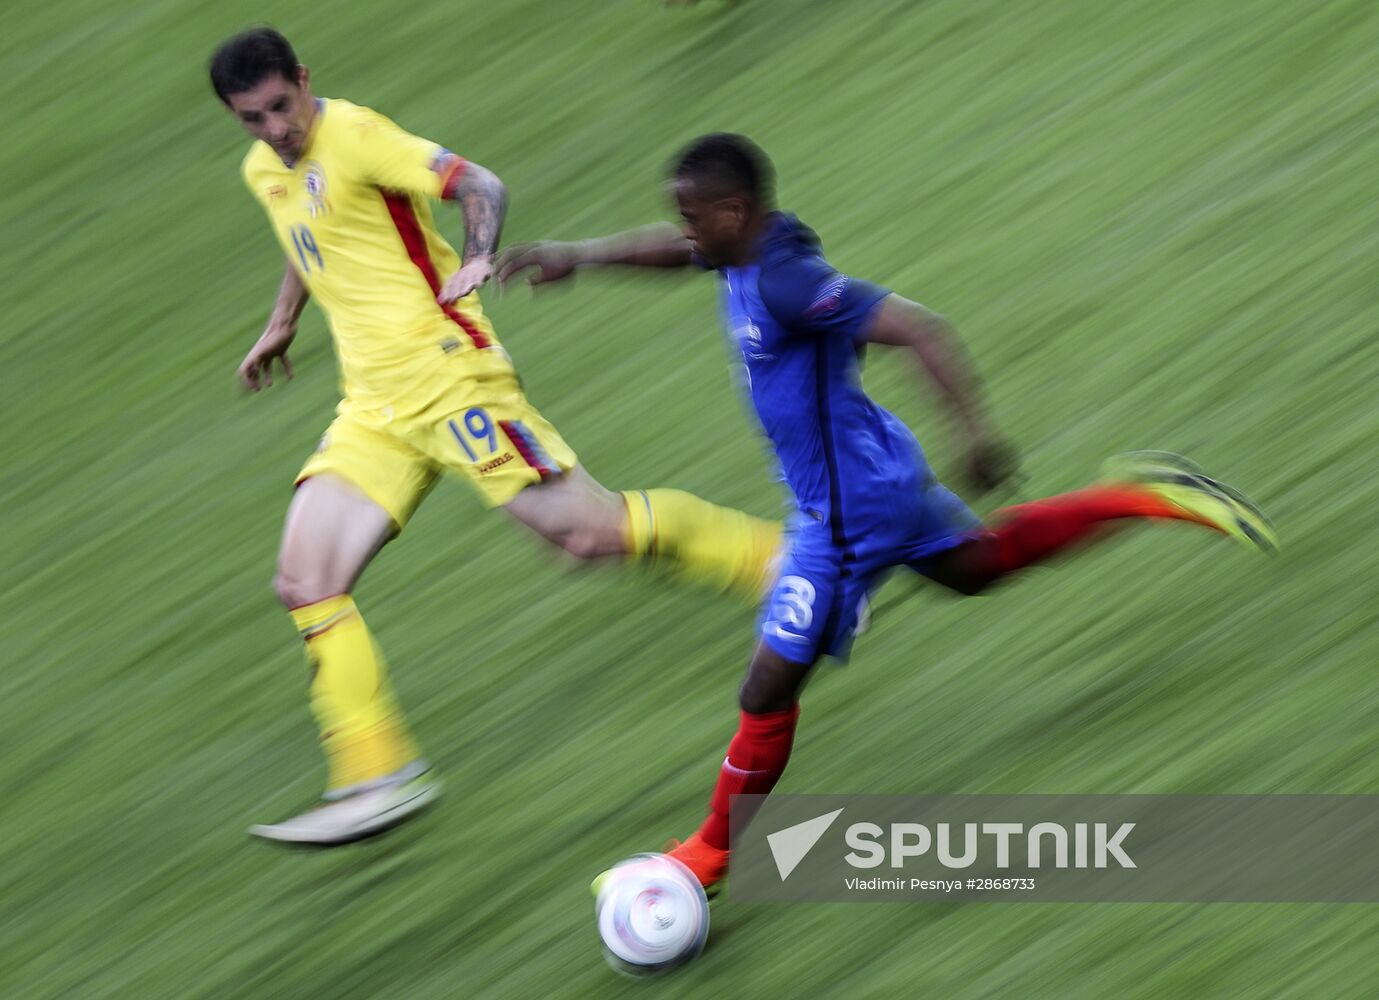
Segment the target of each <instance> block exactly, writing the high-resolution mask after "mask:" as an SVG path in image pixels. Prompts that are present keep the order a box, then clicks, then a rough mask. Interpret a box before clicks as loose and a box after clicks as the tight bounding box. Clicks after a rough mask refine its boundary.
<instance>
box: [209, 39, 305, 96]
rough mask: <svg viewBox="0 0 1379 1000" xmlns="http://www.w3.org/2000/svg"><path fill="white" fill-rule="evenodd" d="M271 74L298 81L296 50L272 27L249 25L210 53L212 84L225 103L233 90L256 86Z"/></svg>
mask: <svg viewBox="0 0 1379 1000" xmlns="http://www.w3.org/2000/svg"><path fill="white" fill-rule="evenodd" d="M270 76H281V77H282V78H283V79H285V80H288V81H290V82H292V83H296V82H297V53H295V52H293V51H292V43H291V42H289V41H288V40H287V39H286V38H284V37H283V36H282V35H281V34H280V33H279V32H277V31H274V30H273V29H272V28H250V29H249V30H248V31H244V32H241V33H240V34H238V35H236V36H235V37H234V38H230V39H227V40H225V41H224V42H221V43H220V48H218V49H216V50H215V55H213V56H211V86H212V87H214V88H215V92H216V95H217V96H218V97H219V98H220V99H221V100H222V101H224V102H225V103H226V104H229V103H230V95H231V94H242V93H244V92H245V91H246V90H253V89H254V88H255V87H257V86H258V85H259V84H260V83H262V82H263V81H264V80H266V79H268V78H269V77H270Z"/></svg>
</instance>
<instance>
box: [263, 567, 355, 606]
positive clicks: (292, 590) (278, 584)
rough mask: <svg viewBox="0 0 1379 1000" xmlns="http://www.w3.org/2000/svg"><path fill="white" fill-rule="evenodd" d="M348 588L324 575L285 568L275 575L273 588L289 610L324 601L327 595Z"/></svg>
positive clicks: (342, 591) (341, 592)
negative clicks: (295, 572)
mask: <svg viewBox="0 0 1379 1000" xmlns="http://www.w3.org/2000/svg"><path fill="white" fill-rule="evenodd" d="M347 589H348V588H347V587H346V586H344V585H343V584H340V583H338V582H337V581H331V580H327V579H325V578H324V577H319V576H299V575H297V574H293V573H289V572H286V571H283V570H279V571H278V574H277V575H276V576H275V577H273V590H274V592H275V593H276V594H277V595H278V600H279V601H281V602H282V604H283V607H285V608H287V609H289V610H291V609H292V608H304V607H306V606H307V605H308V604H315V603H316V602H317V601H324V600H325V599H326V598H327V597H335V596H337V595H339V594H343V593H345V591H346V590H347Z"/></svg>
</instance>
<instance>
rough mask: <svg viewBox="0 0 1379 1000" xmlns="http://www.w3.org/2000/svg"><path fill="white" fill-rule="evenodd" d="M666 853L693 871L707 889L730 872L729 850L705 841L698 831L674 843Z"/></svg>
mask: <svg viewBox="0 0 1379 1000" xmlns="http://www.w3.org/2000/svg"><path fill="white" fill-rule="evenodd" d="M672 843H673V842H672ZM666 853H667V854H669V855H670V856H671V857H672V858H674V859H675V860H676V861H678V862H680V863H681V864H682V865H684V866H685V867H686V868H688V869H689V870H690V871H692V872H693V873H694V877H695V878H697V879H698V880H699V884H700V885H702V886H703V887H704V888H705V889H707V888H709V887H710V886H712V885H714V884H715V883H716V882H718V881H719V880H720V879H721V878H723V876H724V875H726V874H727V873H728V852H727V851H725V850H723V849H722V848H718V847H714V846H712V845H711V844H707V843H705V842H704V838H703V837H701V836H699V834H698V833H697V832H696V833H694V834H691V835H690V838H689V840H687V841H685V842H684V843H683V844H674V843H673V846H672V847H671V848H670V849H669V850H667V851H666Z"/></svg>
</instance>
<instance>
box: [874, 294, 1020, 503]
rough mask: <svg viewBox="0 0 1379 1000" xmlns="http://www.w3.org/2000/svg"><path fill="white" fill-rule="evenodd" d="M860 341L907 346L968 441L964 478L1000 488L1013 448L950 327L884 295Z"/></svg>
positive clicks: (1010, 469) (1012, 462) (1013, 466)
mask: <svg viewBox="0 0 1379 1000" xmlns="http://www.w3.org/2000/svg"><path fill="white" fill-rule="evenodd" d="M864 339H865V340H866V341H868V342H869V343H873V344H888V345H890V346H894V347H908V348H909V349H910V350H912V351H913V352H914V354H915V357H916V358H917V359H918V361H919V363H920V366H921V367H922V368H923V369H924V371H925V372H926V373H927V374H928V375H929V378H930V379H931V380H932V381H933V383H934V385H935V386H937V387H938V389H939V391H940V392H941V393H942V394H943V398H944V400H945V401H946V402H947V403H948V406H949V408H950V409H951V410H952V411H953V414H954V416H955V417H956V418H957V420H958V422H959V424H960V425H961V427H962V430H963V433H964V435H965V436H966V438H967V441H968V470H967V471H968V478H969V479H970V480H971V483H972V485H973V486H975V487H976V488H978V489H980V490H989V489H992V488H993V487H996V486H999V485H1000V484H1001V483H1002V482H1004V481H1005V480H1007V479H1009V478H1010V477H1011V476H1013V475H1014V474H1015V472H1016V470H1017V467H1018V461H1017V459H1016V454H1015V450H1014V448H1012V447H1011V446H1010V444H1009V443H1007V442H1006V441H1005V440H1004V439H1003V438H1002V437H1001V436H1000V435H999V434H998V433H997V432H996V429H995V427H994V425H993V424H992V423H991V420H990V417H989V416H988V414H987V409H986V403H985V401H984V399H983V396H982V389H981V380H980V379H979V378H978V377H977V371H976V368H975V367H974V366H973V365H972V362H971V360H970V359H969V358H968V356H967V352H966V350H964V349H963V346H962V341H961V340H959V339H958V336H957V334H956V332H955V331H954V330H953V327H952V325H951V324H950V323H949V322H948V321H947V320H946V319H944V318H943V317H942V316H940V315H939V314H938V313H936V312H932V311H930V310H928V309H926V308H924V307H923V306H922V305H920V304H919V303H917V302H911V301H910V300H909V299H906V298H902V297H901V296H899V295H894V294H893V295H888V296H886V298H885V299H884V300H883V301H882V303H881V306H880V308H878V309H877V310H876V313H875V315H874V316H873V318H872V321H871V326H870V327H869V328H868V329H867V332H866V334H865V336H864Z"/></svg>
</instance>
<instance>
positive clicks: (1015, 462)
mask: <svg viewBox="0 0 1379 1000" xmlns="http://www.w3.org/2000/svg"><path fill="white" fill-rule="evenodd" d="M1019 473H1020V456H1019V454H1018V453H1017V452H1016V450H1015V446H1014V445H1012V444H1011V443H1010V442H1009V441H1006V440H1005V439H1004V438H1000V437H997V436H996V435H994V434H983V435H981V436H979V437H977V438H975V439H974V440H973V442H972V444H971V446H970V447H969V448H968V450H967V480H968V483H969V484H970V485H971V486H972V488H973V489H975V490H976V491H977V492H978V493H988V492H990V491H991V490H994V489H995V488H996V487H998V486H1000V485H1001V484H1002V483H1006V482H1010V481H1012V480H1014V479H1016V478H1017V477H1018V476H1019Z"/></svg>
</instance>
